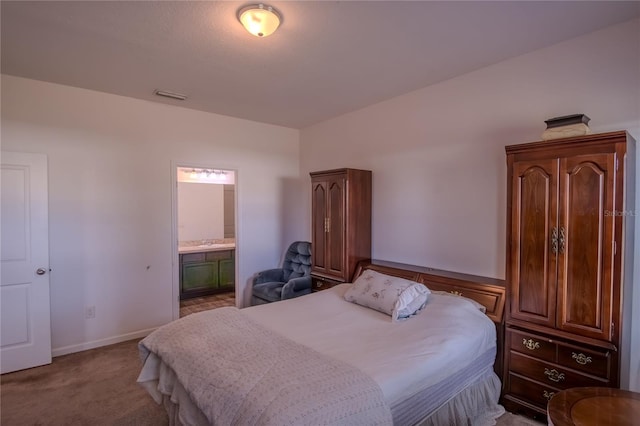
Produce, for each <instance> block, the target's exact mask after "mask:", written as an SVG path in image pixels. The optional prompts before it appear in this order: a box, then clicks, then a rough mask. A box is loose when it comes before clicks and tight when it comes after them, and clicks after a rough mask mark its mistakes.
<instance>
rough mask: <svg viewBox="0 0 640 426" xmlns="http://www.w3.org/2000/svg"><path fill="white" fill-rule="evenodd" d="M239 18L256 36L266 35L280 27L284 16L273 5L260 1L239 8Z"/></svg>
mask: <svg viewBox="0 0 640 426" xmlns="http://www.w3.org/2000/svg"><path fill="white" fill-rule="evenodd" d="M238 20H239V21H240V22H241V23H242V25H243V26H244V27H245V28H246V30H247V31H249V32H250V33H251V34H253V35H254V36H256V37H266V36H268V35H271V34H273V32H274V31H275V30H276V29H277V28H278V26H279V25H280V21H281V20H282V17H281V15H280V13H279V12H278V11H277V10H275V9H274V8H273V7H271V6H268V5H266V4H263V3H260V4H252V5H250V6H246V7H243V8H242V9H240V10H238Z"/></svg>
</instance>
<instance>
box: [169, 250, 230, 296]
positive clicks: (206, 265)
mask: <svg viewBox="0 0 640 426" xmlns="http://www.w3.org/2000/svg"><path fill="white" fill-rule="evenodd" d="M235 266H236V262H235V250H219V251H207V252H197V253H183V254H180V299H189V298H191V297H198V296H205V295H208V294H213V293H218V292H221V291H228V290H233V289H234V287H235Z"/></svg>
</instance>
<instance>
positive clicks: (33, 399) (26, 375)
mask: <svg viewBox="0 0 640 426" xmlns="http://www.w3.org/2000/svg"><path fill="white" fill-rule="evenodd" d="M137 343H138V341H137V340H132V341H129V342H123V343H118V344H116V345H111V346H105V347H102V348H98V349H92V350H89V351H84V352H79V353H75V354H70V355H65V356H61V357H57V358H54V360H53V363H52V364H50V365H46V366H43V367H36V368H32V369H29V370H24V371H18V372H15V373H10V374H5V375H2V376H1V377H0V398H1V402H0V404H1V410H0V424H2V425H7V426H22V425H38V426H48V425H51V426H59V425H81V426H82V425H87V426H96V425H113V426H164V425H167V424H168V419H167V416H166V414H165V412H164V409H162V408H161V407H160V406H158V405H156V404H155V403H154V402H153V400H152V399H151V397H150V396H148V395H147V393H146V392H145V391H144V390H143V389H142V388H141V387H140V386H139V385H138V384H137V383H136V378H137V377H138V373H139V371H140V367H141V362H140V359H139V358H138V349H137ZM497 424H498V426H539V425H540V423H536V422H534V421H532V420H529V419H526V418H524V417H520V416H514V415H513V414H511V413H506V414H505V415H503V416H502V417H500V419H499V420H498V423H497Z"/></svg>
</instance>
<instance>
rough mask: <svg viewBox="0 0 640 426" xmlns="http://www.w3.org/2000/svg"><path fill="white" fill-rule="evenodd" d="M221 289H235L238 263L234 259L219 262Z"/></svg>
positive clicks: (219, 283)
mask: <svg viewBox="0 0 640 426" xmlns="http://www.w3.org/2000/svg"><path fill="white" fill-rule="evenodd" d="M219 269H220V270H219V282H218V285H219V287H221V288H222V287H233V286H234V285H235V283H236V262H235V260H234V259H233V256H232V257H231V259H225V260H221V261H220V262H219Z"/></svg>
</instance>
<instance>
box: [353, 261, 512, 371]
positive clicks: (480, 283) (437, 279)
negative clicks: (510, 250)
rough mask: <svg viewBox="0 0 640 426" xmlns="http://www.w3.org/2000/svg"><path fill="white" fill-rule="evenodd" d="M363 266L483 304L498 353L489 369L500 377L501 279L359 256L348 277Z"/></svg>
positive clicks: (501, 331) (502, 318) (501, 345)
mask: <svg viewBox="0 0 640 426" xmlns="http://www.w3.org/2000/svg"><path fill="white" fill-rule="evenodd" d="M367 269H370V270H373V271H377V272H380V273H382V274H387V275H391V276H394V277H399V278H405V279H408V280H411V281H416V282H419V283H422V284H424V285H426V286H427V287H428V288H429V289H430V290H434V291H448V292H449V293H453V294H456V295H459V296H464V297H468V298H469V299H473V300H475V301H476V302H478V303H480V304H482V305H483V306H484V307H486V308H487V316H488V317H489V318H490V319H491V320H492V321H493V322H494V324H495V326H496V336H497V346H498V349H497V350H498V353H497V354H496V361H495V363H494V366H493V369H494V371H495V372H496V374H497V375H498V377H500V380H501V381H502V351H503V340H504V338H503V336H504V303H505V281H504V280H498V279H495V278H487V277H481V276H477V275H468V274H461V273H458V272H450V271H442V270H439V269H433V268H428V267H423V266H415V265H406V264H403V263H395V262H387V261H384V260H363V261H360V262H359V263H358V266H357V267H356V270H355V273H354V274H353V279H352V281H353V280H355V279H356V278H357V277H359V276H360V274H362V272H364V271H365V270H367Z"/></svg>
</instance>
